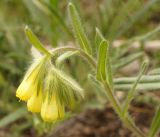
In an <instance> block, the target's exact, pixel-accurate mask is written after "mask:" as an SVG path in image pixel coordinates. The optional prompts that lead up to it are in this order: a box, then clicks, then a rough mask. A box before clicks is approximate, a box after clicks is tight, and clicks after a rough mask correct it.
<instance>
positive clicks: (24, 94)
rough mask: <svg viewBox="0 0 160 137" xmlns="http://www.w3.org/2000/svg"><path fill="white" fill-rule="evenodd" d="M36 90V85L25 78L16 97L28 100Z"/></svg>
mask: <svg viewBox="0 0 160 137" xmlns="http://www.w3.org/2000/svg"><path fill="white" fill-rule="evenodd" d="M34 91H35V86H34V85H33V83H32V81H29V80H23V81H22V83H21V84H20V85H19V87H18V89H17V91H16V97H18V98H19V99H21V100H23V101H27V100H28V99H29V98H30V97H31V95H32V94H33V92H34Z"/></svg>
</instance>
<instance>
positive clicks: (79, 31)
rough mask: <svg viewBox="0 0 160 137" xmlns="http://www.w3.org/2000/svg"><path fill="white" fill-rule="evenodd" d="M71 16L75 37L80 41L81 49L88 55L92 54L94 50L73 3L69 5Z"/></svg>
mask: <svg viewBox="0 0 160 137" xmlns="http://www.w3.org/2000/svg"><path fill="white" fill-rule="evenodd" d="M69 14H70V18H71V22H72V26H73V30H74V33H75V36H76V38H77V41H78V43H79V45H80V47H81V48H82V49H83V50H84V51H85V52H86V53H88V54H91V52H92V51H91V50H92V49H91V45H90V42H89V40H88V38H87V36H86V34H85V32H84V28H83V27H82V24H81V21H80V17H79V15H78V12H77V10H76V8H75V6H74V5H73V4H72V3H69Z"/></svg>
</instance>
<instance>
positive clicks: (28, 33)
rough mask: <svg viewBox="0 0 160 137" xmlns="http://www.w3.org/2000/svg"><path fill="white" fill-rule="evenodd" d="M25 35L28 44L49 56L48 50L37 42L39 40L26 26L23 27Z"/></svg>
mask: <svg viewBox="0 0 160 137" xmlns="http://www.w3.org/2000/svg"><path fill="white" fill-rule="evenodd" d="M25 34H26V36H27V38H28V40H29V41H30V43H31V44H32V45H33V46H34V47H35V48H36V49H37V50H39V51H40V52H42V53H44V54H46V55H50V53H49V52H48V50H47V49H46V48H45V47H44V46H43V44H42V43H41V42H40V41H39V39H38V38H37V37H36V35H35V34H34V33H33V32H32V31H31V29H30V28H29V27H28V26H26V27H25Z"/></svg>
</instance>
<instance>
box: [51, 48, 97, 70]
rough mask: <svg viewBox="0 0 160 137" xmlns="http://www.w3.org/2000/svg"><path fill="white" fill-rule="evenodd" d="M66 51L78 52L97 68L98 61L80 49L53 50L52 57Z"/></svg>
mask: <svg viewBox="0 0 160 137" xmlns="http://www.w3.org/2000/svg"><path fill="white" fill-rule="evenodd" d="M64 51H78V52H79V54H80V55H81V56H82V57H84V58H85V59H86V60H87V61H88V62H89V63H90V64H91V65H92V66H93V68H96V66H97V63H96V61H95V60H94V59H93V58H92V57H91V56H90V55H88V54H87V53H85V52H84V51H83V50H81V49H79V48H75V47H69V46H68V47H67V46H66V47H59V48H55V49H54V50H52V51H51V52H52V56H55V55H56V54H58V53H59V52H64Z"/></svg>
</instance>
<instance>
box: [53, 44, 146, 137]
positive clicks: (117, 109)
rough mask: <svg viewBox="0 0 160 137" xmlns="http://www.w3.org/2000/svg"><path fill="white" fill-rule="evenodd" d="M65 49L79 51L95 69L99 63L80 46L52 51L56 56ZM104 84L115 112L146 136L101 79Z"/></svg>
mask: <svg viewBox="0 0 160 137" xmlns="http://www.w3.org/2000/svg"><path fill="white" fill-rule="evenodd" d="M65 51H79V54H80V55H81V56H82V57H84V58H85V59H86V60H87V61H88V62H89V63H90V64H91V65H92V66H93V68H94V69H96V66H97V63H96V61H95V60H94V59H93V57H91V56H90V55H88V54H87V53H85V52H84V51H83V50H81V49H79V48H75V47H60V48H55V49H54V50H52V51H51V53H52V56H55V55H56V54H58V53H59V52H65ZM101 83H102V85H103V86H104V88H105V90H106V92H105V93H106V95H107V97H108V99H109V101H110V102H111V104H112V106H113V108H114V110H115V112H116V113H117V114H118V116H119V117H120V119H121V120H122V122H123V123H124V125H125V126H126V127H127V128H129V129H130V130H131V131H132V132H133V133H135V134H136V135H137V136H138V137H145V135H144V134H143V133H142V132H141V131H140V130H139V129H138V128H137V127H136V125H135V124H134V122H133V121H132V119H131V117H130V115H129V114H128V115H125V116H123V115H122V109H121V107H120V103H119V102H118V100H117V99H116V98H115V96H114V94H113V91H112V89H111V88H110V87H109V85H108V83H107V82H106V81H101Z"/></svg>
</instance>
